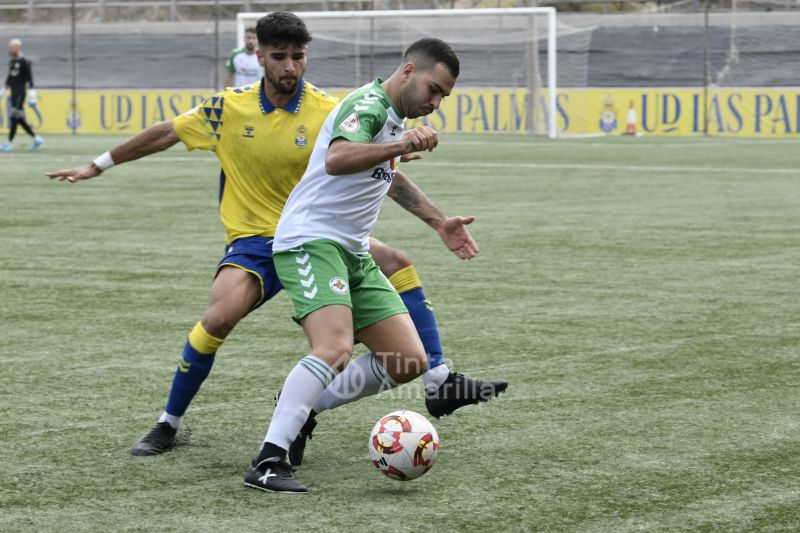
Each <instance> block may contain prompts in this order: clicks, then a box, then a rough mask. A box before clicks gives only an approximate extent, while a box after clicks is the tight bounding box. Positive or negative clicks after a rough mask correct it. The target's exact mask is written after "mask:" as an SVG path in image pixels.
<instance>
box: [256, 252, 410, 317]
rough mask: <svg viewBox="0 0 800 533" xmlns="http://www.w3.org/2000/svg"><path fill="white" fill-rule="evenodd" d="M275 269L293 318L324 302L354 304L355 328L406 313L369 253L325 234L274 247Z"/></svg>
mask: <svg viewBox="0 0 800 533" xmlns="http://www.w3.org/2000/svg"><path fill="white" fill-rule="evenodd" d="M272 257H273V261H274V262H275V269H276V271H277V272H278V278H280V280H281V283H282V284H283V288H284V289H285V290H286V292H287V293H288V294H289V297H290V298H291V299H292V302H293V303H294V309H295V315H294V319H295V320H296V321H298V322H300V321H301V320H302V319H303V318H304V317H305V316H307V315H308V314H310V313H312V312H313V311H316V310H317V309H320V308H322V307H325V306H328V305H336V304H340V305H346V306H348V307H349V308H351V309H352V310H353V329H354V331H359V330H361V329H364V328H366V327H368V326H371V325H373V324H377V323H378V322H380V321H381V320H384V319H386V318H389V317H390V316H393V315H398V314H400V313H408V310H407V309H406V306H405V305H404V304H403V300H401V299H400V295H399V294H397V291H396V290H395V289H394V287H392V284H391V283H389V280H388V279H386V276H384V275H383V273H382V272H381V271H380V269H379V268H378V265H376V264H375V261H374V260H373V259H372V256H371V255H369V254H354V253H353V252H351V251H349V250H346V249H345V248H344V247H342V246H341V245H339V244H338V243H336V242H334V241H332V240H329V239H318V240H313V241H309V242H307V243H305V244H303V245H302V246H301V247H300V248H294V249H291V250H283V251H279V252H278V251H276V252H273V255H272Z"/></svg>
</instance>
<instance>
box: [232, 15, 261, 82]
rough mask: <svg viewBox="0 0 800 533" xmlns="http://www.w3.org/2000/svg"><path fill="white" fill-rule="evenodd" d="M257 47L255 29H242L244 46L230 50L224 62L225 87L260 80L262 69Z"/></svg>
mask: <svg viewBox="0 0 800 533" xmlns="http://www.w3.org/2000/svg"><path fill="white" fill-rule="evenodd" d="M257 47H258V35H257V34H256V29H255V28H247V29H246V30H244V46H243V47H242V48H236V49H234V50H232V51H231V53H230V55H229V56H228V62H227V63H226V64H225V67H226V69H227V70H228V75H227V76H226V77H225V87H243V86H245V85H250V84H251V83H256V82H258V81H259V80H261V76H262V75H263V70H262V68H261V65H259V63H258V55H256V48H257Z"/></svg>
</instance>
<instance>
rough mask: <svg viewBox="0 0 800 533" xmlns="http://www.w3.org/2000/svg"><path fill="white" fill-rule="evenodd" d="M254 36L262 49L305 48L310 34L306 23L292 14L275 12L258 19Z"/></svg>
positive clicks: (309, 40)
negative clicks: (269, 47)
mask: <svg viewBox="0 0 800 533" xmlns="http://www.w3.org/2000/svg"><path fill="white" fill-rule="evenodd" d="M256 35H257V36H258V45H259V46H261V47H262V48H265V47H267V46H274V47H276V48H283V47H284V46H287V45H294V46H305V45H307V44H308V43H310V42H311V34H310V33H308V28H306V23H305V22H303V20H302V19H301V18H300V17H298V16H297V15H295V14H294V13H286V12H283V11H276V12H274V13H270V14H269V15H267V16H266V17H262V18H260V19H259V20H258V24H256Z"/></svg>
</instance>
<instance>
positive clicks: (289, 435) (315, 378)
mask: <svg viewBox="0 0 800 533" xmlns="http://www.w3.org/2000/svg"><path fill="white" fill-rule="evenodd" d="M335 376H336V371H335V370H334V369H333V368H331V367H330V366H329V365H328V363H326V362H325V361H323V360H322V359H320V358H319V357H316V356H314V355H307V356H305V357H303V358H302V359H300V362H299V363H297V366H295V367H294V369H292V371H291V372H289V376H288V377H287V378H286V381H284V382H283V389H281V397H280V398H279V399H278V405H277V406H275V412H274V413H273V414H272V420H271V421H270V423H269V429H268V430H267V436H266V437H264V442H270V443H272V444H275V445H276V446H280V447H281V448H283V449H284V450H288V449H289V445H290V444H291V443H292V441H293V440H294V439H295V437H297V435H298V434H299V433H300V428H302V427H303V424H305V423H306V419H307V418H308V413H309V412H310V411H311V406H312V405H314V402H316V401H317V399H319V395H320V394H321V393H322V391H323V390H325V387H327V386H328V385H329V384H330V382H331V381H333V378H334V377H335Z"/></svg>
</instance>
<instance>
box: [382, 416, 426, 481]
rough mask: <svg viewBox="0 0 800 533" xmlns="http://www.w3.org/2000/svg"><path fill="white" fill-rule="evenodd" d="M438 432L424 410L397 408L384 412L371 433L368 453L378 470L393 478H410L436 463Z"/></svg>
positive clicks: (401, 479)
mask: <svg viewBox="0 0 800 533" xmlns="http://www.w3.org/2000/svg"><path fill="white" fill-rule="evenodd" d="M438 451H439V435H437V434H436V429H435V428H434V427H433V425H431V423H430V422H428V419H426V418H425V417H424V416H422V415H421V414H418V413H415V412H414V411H394V412H392V413H389V414H388V415H386V416H384V417H383V418H381V419H380V420H378V423H377V424H375V427H373V428H372V433H371V434H370V436H369V456H370V458H371V459H372V464H374V465H375V467H376V468H378V470H380V471H381V472H383V473H384V474H386V476H388V477H390V478H392V479H398V480H400V481H410V480H412V479H416V478H418V477H420V476H421V475H422V474H424V473H425V472H427V471H428V470H430V469H431V467H432V466H433V463H434V461H436V453H437V452H438Z"/></svg>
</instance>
